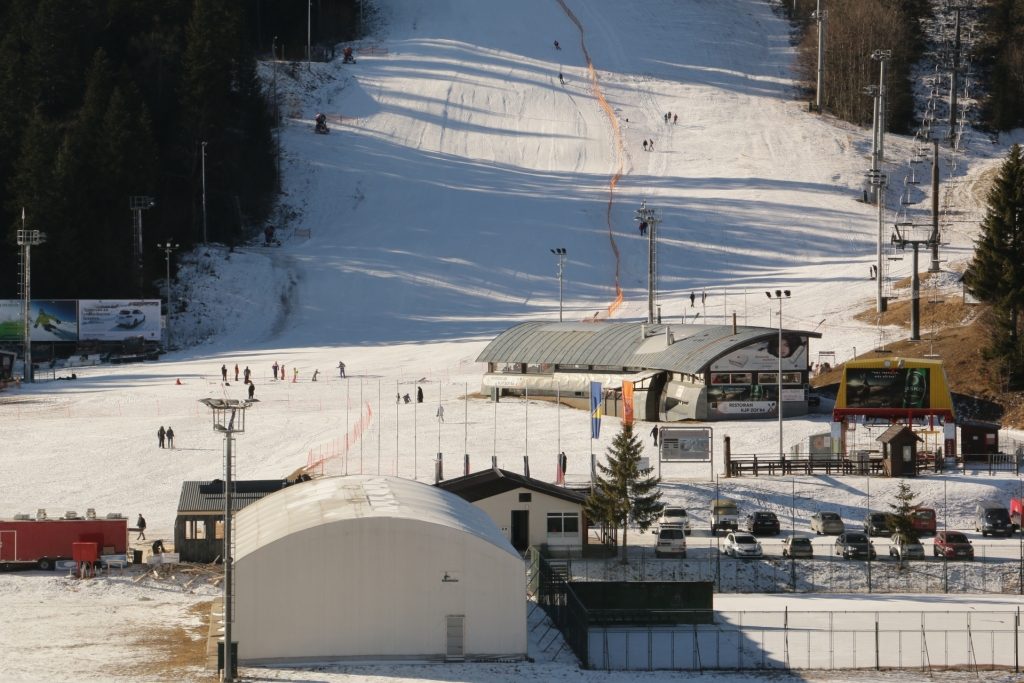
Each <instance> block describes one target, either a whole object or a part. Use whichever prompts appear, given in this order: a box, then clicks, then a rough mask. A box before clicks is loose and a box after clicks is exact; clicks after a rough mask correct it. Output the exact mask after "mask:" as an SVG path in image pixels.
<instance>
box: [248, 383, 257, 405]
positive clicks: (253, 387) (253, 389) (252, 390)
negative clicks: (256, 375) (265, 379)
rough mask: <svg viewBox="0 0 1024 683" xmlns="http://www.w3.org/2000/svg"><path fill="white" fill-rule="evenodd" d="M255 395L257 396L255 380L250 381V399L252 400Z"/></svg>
mask: <svg viewBox="0 0 1024 683" xmlns="http://www.w3.org/2000/svg"><path fill="white" fill-rule="evenodd" d="M255 396H256V384H255V383H254V382H249V400H250V401H251V400H252V399H253V397H255Z"/></svg>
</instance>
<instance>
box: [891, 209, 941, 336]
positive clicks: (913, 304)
mask: <svg viewBox="0 0 1024 683" xmlns="http://www.w3.org/2000/svg"><path fill="white" fill-rule="evenodd" d="M934 239H935V233H934V232H933V228H932V225H930V224H928V225H914V224H913V223H909V222H908V223H896V224H895V225H893V233H892V243H893V244H894V245H895V246H897V247H899V248H900V249H906V247H907V246H908V245H909V246H911V247H912V248H913V249H914V260H913V263H912V265H911V271H910V341H921V280H920V278H919V277H918V274H917V255H918V250H919V249H920V247H921V246H922V245H924V246H928V247H930V246H932V242H933V241H934Z"/></svg>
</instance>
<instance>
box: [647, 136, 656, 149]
mask: <svg viewBox="0 0 1024 683" xmlns="http://www.w3.org/2000/svg"><path fill="white" fill-rule="evenodd" d="M647 151H648V152H653V151H654V138H651V139H650V140H648V141H647Z"/></svg>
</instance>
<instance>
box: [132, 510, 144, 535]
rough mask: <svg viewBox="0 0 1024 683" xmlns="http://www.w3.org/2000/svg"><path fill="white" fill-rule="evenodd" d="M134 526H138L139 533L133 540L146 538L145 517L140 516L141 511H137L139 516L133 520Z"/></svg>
mask: <svg viewBox="0 0 1024 683" xmlns="http://www.w3.org/2000/svg"><path fill="white" fill-rule="evenodd" d="M135 526H136V527H138V529H139V535H138V536H136V537H135V540H136V541H145V540H146V518H145V517H143V516H142V513H141V512H140V513H139V518H138V519H137V520H135Z"/></svg>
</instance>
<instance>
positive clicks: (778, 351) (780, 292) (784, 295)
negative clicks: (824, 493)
mask: <svg viewBox="0 0 1024 683" xmlns="http://www.w3.org/2000/svg"><path fill="white" fill-rule="evenodd" d="M765 294H767V295H768V298H769V299H775V300H777V301H778V302H779V344H778V346H777V347H776V348H775V355H776V356H778V357H779V374H778V377H776V379H777V380H778V381H779V387H778V392H779V393H778V396H776V399H777V400H776V409H777V410H778V413H779V460H782V458H783V457H785V455H784V454H783V450H782V300H783V299H788V298H789V290H788V289H776V290H775V292H774V293H773V292H765Z"/></svg>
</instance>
